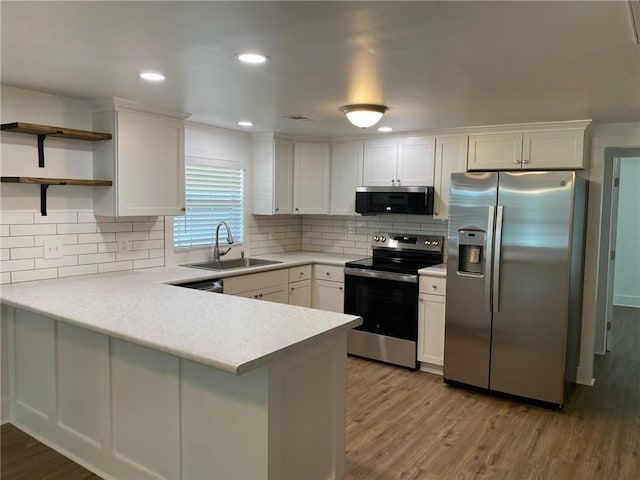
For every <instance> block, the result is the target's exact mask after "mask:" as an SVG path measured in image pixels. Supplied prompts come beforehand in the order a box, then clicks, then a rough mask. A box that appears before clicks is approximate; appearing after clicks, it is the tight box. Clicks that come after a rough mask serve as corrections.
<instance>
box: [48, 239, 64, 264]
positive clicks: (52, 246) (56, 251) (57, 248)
mask: <svg viewBox="0 0 640 480" xmlns="http://www.w3.org/2000/svg"><path fill="white" fill-rule="evenodd" d="M44 258H45V259H47V260H49V259H52V258H62V240H58V239H57V238H54V239H49V240H45V241H44Z"/></svg>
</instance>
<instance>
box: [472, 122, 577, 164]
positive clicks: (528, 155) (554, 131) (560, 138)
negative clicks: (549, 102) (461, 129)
mask: <svg viewBox="0 0 640 480" xmlns="http://www.w3.org/2000/svg"><path fill="white" fill-rule="evenodd" d="M589 123H590V121H588V120H587V121H576V122H562V123H557V124H536V125H533V126H531V127H527V126H523V125H520V126H514V128H513V129H511V128H510V129H509V130H510V131H491V132H487V133H482V132H479V133H477V134H474V135H470V136H469V156H468V165H467V166H468V169H469V170H514V169H524V170H548V169H582V168H586V167H587V164H586V162H587V156H586V155H585V154H584V148H585V130H586V128H587V126H588V125H589Z"/></svg>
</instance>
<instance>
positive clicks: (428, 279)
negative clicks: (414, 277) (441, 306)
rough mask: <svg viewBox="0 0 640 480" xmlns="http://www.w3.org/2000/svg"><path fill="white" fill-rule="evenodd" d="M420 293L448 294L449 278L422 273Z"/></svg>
mask: <svg viewBox="0 0 640 480" xmlns="http://www.w3.org/2000/svg"><path fill="white" fill-rule="evenodd" d="M420 293H429V294H432V295H446V293H447V279H446V278H444V277H432V276H430V275H420Z"/></svg>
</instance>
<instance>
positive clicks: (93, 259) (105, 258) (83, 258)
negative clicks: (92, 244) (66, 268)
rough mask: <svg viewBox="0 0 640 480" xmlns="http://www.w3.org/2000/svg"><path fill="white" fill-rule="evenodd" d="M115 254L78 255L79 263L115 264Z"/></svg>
mask: <svg viewBox="0 0 640 480" xmlns="http://www.w3.org/2000/svg"><path fill="white" fill-rule="evenodd" d="M115 260H116V254H115V253H96V254H95V255H78V263H79V264H80V265H85V264H87V263H106V262H115Z"/></svg>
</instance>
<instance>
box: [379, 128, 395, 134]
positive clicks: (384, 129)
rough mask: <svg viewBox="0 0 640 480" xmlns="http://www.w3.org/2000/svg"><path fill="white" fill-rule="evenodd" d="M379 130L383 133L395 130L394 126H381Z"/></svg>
mask: <svg viewBox="0 0 640 480" xmlns="http://www.w3.org/2000/svg"><path fill="white" fill-rule="evenodd" d="M378 131H379V132H382V133H386V132H393V128H391V127H380V128H379V129H378Z"/></svg>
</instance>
